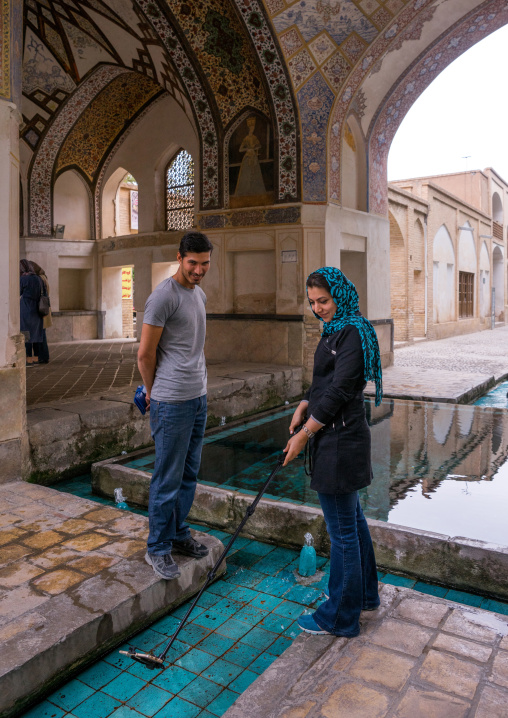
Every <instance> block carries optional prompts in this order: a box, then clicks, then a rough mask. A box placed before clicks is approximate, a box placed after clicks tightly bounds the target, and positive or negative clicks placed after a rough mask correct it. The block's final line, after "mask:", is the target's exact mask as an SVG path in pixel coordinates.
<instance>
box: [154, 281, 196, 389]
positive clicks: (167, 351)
mask: <svg viewBox="0 0 508 718" xmlns="http://www.w3.org/2000/svg"><path fill="white" fill-rule="evenodd" d="M205 304H206V295H205V293H204V292H203V290H202V289H201V288H200V287H197V286H196V287H194V289H186V288H185V287H182V285H181V284H179V282H177V281H176V279H173V278H172V277H170V278H169V279H165V280H164V281H163V282H161V283H160V284H159V285H158V287H156V289H155V290H154V291H153V292H152V293H151V294H150V296H149V297H148V299H147V302H146V305H145V315H144V317H143V323H144V324H151V325H152V326H155V327H164V329H163V330H162V334H161V338H160V340H159V344H158V346H157V366H156V369H155V380H154V383H153V387H152V392H151V396H152V397H153V398H154V399H155V400H156V401H188V400H189V399H196V398H197V397H199V396H203V394H206V363H205V354H204V351H203V347H204V345H205V335H206V311H205Z"/></svg>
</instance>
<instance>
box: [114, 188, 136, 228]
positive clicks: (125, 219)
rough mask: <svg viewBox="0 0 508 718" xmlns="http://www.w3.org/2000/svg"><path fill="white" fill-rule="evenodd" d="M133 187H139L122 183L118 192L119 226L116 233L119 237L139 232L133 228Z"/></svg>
mask: <svg viewBox="0 0 508 718" xmlns="http://www.w3.org/2000/svg"><path fill="white" fill-rule="evenodd" d="M131 189H137V187H135V186H129V187H127V186H125V185H122V186H121V187H120V191H119V192H118V227H117V229H116V234H117V236H119V237H123V236H124V235H126V234H137V233H138V230H137V229H131V195H130V191H131Z"/></svg>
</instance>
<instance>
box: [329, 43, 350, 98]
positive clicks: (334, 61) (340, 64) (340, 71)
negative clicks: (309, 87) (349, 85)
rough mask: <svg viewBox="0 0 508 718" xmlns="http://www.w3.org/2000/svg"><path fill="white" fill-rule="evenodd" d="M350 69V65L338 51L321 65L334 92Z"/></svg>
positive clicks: (342, 82)
mask: <svg viewBox="0 0 508 718" xmlns="http://www.w3.org/2000/svg"><path fill="white" fill-rule="evenodd" d="M350 69H351V65H350V64H349V62H348V61H347V60H346V58H345V57H344V56H343V55H341V54H340V52H336V53H335V55H333V57H331V58H330V59H329V60H328V62H327V63H326V64H325V65H323V72H324V74H325V76H326V79H327V80H328V82H329V83H330V84H331V86H332V87H333V89H334V90H335V92H338V91H339V90H340V88H341V87H342V85H343V84H344V81H345V79H346V77H347V76H348V74H349V70H350Z"/></svg>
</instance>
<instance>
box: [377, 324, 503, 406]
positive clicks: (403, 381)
mask: <svg viewBox="0 0 508 718" xmlns="http://www.w3.org/2000/svg"><path fill="white" fill-rule="evenodd" d="M507 376H508V325H504V326H498V327H496V329H495V330H494V331H491V330H486V331H483V332H475V333H474V334H463V335H462V336H457V337H449V338H448V339H439V340H437V341H420V342H416V343H415V344H412V345H410V346H405V347H400V348H396V349H395V359H394V365H393V366H391V367H387V368H386V369H384V370H383V389H384V394H385V396H386V397H392V398H399V399H413V400H415V401H451V402H453V403H456V404H462V403H469V402H471V401H473V400H474V399H477V398H478V397H479V396H481V395H482V394H484V393H485V392H486V391H487V390H488V389H489V388H490V387H491V386H492V385H493V384H494V383H495V382H498V381H501V380H502V379H504V378H506V377H507ZM368 393H370V394H373V393H374V391H373V387H372V386H371V385H369V388H368Z"/></svg>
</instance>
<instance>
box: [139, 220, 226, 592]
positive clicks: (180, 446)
mask: <svg viewBox="0 0 508 718" xmlns="http://www.w3.org/2000/svg"><path fill="white" fill-rule="evenodd" d="M212 249H213V245H212V243H211V242H210V240H209V239H208V237H207V236H206V235H204V234H202V233H201V232H187V234H185V235H184V236H183V238H182V241H181V242H180V248H179V251H178V254H177V259H178V262H179V267H178V270H177V272H176V274H175V275H174V276H173V277H170V278H169V279H166V280H164V281H163V282H161V284H159V286H158V287H157V288H156V289H155V290H154V291H153V292H152V294H151V295H150V296H149V297H148V300H147V302H146V306H145V314H144V318H143V328H142V331H141V341H140V345H139V351H138V366H139V371H140V373H141V376H142V377H143V381H144V384H145V387H146V400H147V408H148V409H149V410H150V429H151V432H152V438H153V440H154V441H155V467H154V470H153V474H152V480H151V483H150V498H149V504H148V517H149V534H148V542H147V548H148V550H147V553H146V556H145V558H146V561H147V562H148V563H149V564H150V565H151V566H152V567H153V570H154V571H155V573H156V575H157V576H159V577H161V578H165V579H171V578H177V577H178V576H179V575H180V570H179V569H178V566H177V564H176V563H175V562H174V560H173V557H172V555H171V551H172V549H174V551H175V552H176V553H182V554H186V555H188V556H194V557H195V558H201V557H203V556H206V555H207V554H208V549H207V547H206V546H204V545H203V544H200V543H198V542H197V541H196V540H195V539H194V538H192V536H191V533H190V529H189V526H188V525H187V523H186V519H187V516H188V513H189V511H190V509H191V506H192V502H193V500H194V494H195V491H196V477H197V474H198V471H199V465H200V462H201V447H202V444H203V436H204V433H205V426H206V364H205V355H204V351H203V348H204V344H205V335H206V312H205V304H206V296H205V293H204V292H203V290H202V289H201V288H200V287H199V284H200V282H201V280H202V279H203V277H204V276H205V274H206V273H207V271H208V269H209V267H210V257H211V253H212Z"/></svg>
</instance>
